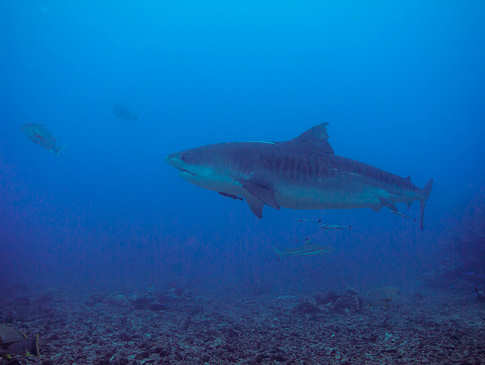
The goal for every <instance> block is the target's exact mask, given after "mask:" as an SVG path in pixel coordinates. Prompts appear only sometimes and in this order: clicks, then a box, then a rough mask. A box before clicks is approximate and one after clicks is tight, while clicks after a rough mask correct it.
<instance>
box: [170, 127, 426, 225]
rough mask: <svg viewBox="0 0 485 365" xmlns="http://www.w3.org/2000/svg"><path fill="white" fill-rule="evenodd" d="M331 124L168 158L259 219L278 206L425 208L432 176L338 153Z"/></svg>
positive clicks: (191, 179) (184, 174)
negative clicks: (288, 136) (419, 182)
mask: <svg viewBox="0 0 485 365" xmlns="http://www.w3.org/2000/svg"><path fill="white" fill-rule="evenodd" d="M327 124H328V123H322V124H319V125H317V126H315V127H313V128H311V129H309V130H307V131H306V132H304V133H302V134H301V135H299V136H298V137H296V138H294V139H292V140H289V141H283V142H231V143H219V144H212V145H208V146H202V147H198V148H194V149H190V150H186V151H182V152H177V153H174V154H171V155H169V156H168V157H167V161H168V163H169V164H171V165H172V166H174V167H176V168H177V169H178V170H179V171H180V175H181V176H182V177H183V178H184V179H186V180H188V181H189V182H191V183H193V184H195V185H198V186H200V187H202V188H205V189H209V190H214V191H216V192H218V193H220V194H222V195H224V196H227V197H231V198H234V199H244V200H246V202H247V203H248V205H249V207H250V208H251V210H252V212H253V213H254V214H255V215H256V216H257V217H259V218H261V217H262V215H263V206H264V205H268V206H270V207H273V208H275V209H279V208H280V207H284V208H290V209H352V208H372V209H374V210H379V209H380V208H382V207H388V208H390V209H391V210H395V211H396V210H397V208H396V206H395V204H396V203H406V204H408V205H410V204H411V203H412V202H413V201H414V200H418V201H420V203H421V220H420V227H421V229H423V215H424V206H425V204H426V201H427V200H428V197H429V194H430V192H431V188H432V184H433V180H432V179H431V180H429V182H428V183H427V184H426V186H425V187H424V188H422V189H420V188H418V187H417V186H415V185H414V184H413V183H412V182H411V178H410V177H406V178H402V177H400V176H397V175H394V174H392V173H389V172H386V171H384V170H381V169H378V168H376V167H373V166H370V165H367V164H364V163H362V162H358V161H354V160H351V159H349V158H346V157H342V156H337V155H335V154H334V151H333V149H332V147H331V146H330V144H329V143H328V134H327V128H326V127H327Z"/></svg>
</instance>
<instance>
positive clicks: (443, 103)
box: [0, 0, 485, 295]
mask: <svg viewBox="0 0 485 365" xmlns="http://www.w3.org/2000/svg"><path fill="white" fill-rule="evenodd" d="M0 14H1V15H0V19H1V22H0V23H1V24H3V26H2V29H3V31H2V36H1V37H2V44H4V52H2V57H0V65H1V70H2V71H1V72H0V77H1V79H0V81H1V84H0V85H1V88H0V92H1V94H2V101H3V102H2V118H1V122H0V278H1V279H0V280H1V281H2V285H7V286H8V285H12V284H15V283H26V284H27V285H28V286H30V287H38V288H49V287H61V288H76V290H77V291H79V292H86V293H89V292H92V291H95V290H98V289H104V290H110V291H113V292H115V291H126V292H129V291H133V290H144V288H148V287H155V288H164V287H167V286H170V285H176V286H178V287H183V288H188V289H190V290H191V291H192V292H194V293H202V294H214V295H218V294H221V293H224V295H253V294H257V293H270V294H271V295H281V294H288V293H297V294H304V293H310V292H312V291H314V290H320V289H330V288H336V289H345V288H347V287H353V288H356V289H357V290H359V291H363V290H367V289H369V288H373V287H379V286H384V285H393V286H396V287H399V288H401V289H402V290H404V291H412V290H414V289H415V288H417V287H419V286H420V285H421V284H422V279H423V272H425V271H430V270H433V268H436V267H438V266H439V265H440V256H439V254H440V252H442V247H443V245H445V246H446V243H447V242H449V241H450V240H451V239H452V237H456V236H458V237H460V236H463V235H464V234H465V232H467V230H469V229H471V228H470V225H471V224H472V223H473V222H475V223H476V222H479V221H481V218H480V219H479V218H477V214H482V216H481V217H483V206H484V205H483V204H484V201H485V200H484V193H485V190H484V181H485V179H484V177H485V173H484V166H485V147H484V144H483V136H484V134H485V127H484V125H485V124H484V115H485V114H484V107H483V98H484V95H485V88H484V82H483V81H484V76H485V75H484V73H485V68H484V67H483V65H484V61H485V57H484V56H485V54H484V52H485V50H484V44H485V19H484V18H485V16H484V15H485V6H484V5H483V2H481V1H465V2H457V1H440V2H438V1H430V2H423V1H406V2H366V1H365V2H354V1H339V2H321V1H316V2H293V3H289V2H276V1H268V2H263V4H262V2H239V3H234V2H222V1H221V2H214V1H209V2H206V1H204V2H202V1H201V2H191V1H183V2H162V1H155V0H147V1H143V2H135V1H116V2H114V1H113V2H106V1H64V0H63V1H61V0H58V1H57V0H56V1H54V0H53V1H40V0H39V1H23V0H21V1H3V2H1V4H0ZM115 104H121V105H124V106H125V107H126V108H128V109H129V110H130V111H132V112H133V113H136V114H137V115H138V120H136V121H132V120H123V119H119V118H117V117H116V116H115V115H113V112H112V109H113V105H115ZM321 122H329V127H328V133H329V136H330V139H329V142H330V143H331V145H332V146H333V148H334V150H335V152H336V153H337V154H338V155H342V156H346V157H350V158H352V159H356V160H359V161H362V162H366V163H369V164H371V165H373V166H376V167H379V168H382V169H384V170H387V171H390V172H393V173H396V174H398V175H400V176H404V177H405V176H408V175H409V176H411V178H412V181H413V182H414V183H415V184H416V185H417V186H420V187H422V186H424V184H425V183H426V182H427V181H428V179H430V178H434V181H435V184H434V187H433V191H432V193H431V197H430V199H429V202H428V204H427V207H426V213H425V230H424V231H423V232H421V231H420V230H419V225H418V224H417V223H415V222H412V221H411V220H405V219H402V218H401V217H398V216H395V215H393V214H391V213H390V212H389V211H387V210H385V209H383V210H381V211H380V212H373V211H371V210H368V209H364V210H342V211H333V210H329V211H313V212H312V211H292V210H287V209H282V210H280V211H276V210H273V209H271V208H268V207H266V208H265V211H264V218H263V219H261V220H258V219H256V218H255V217H254V216H253V215H252V213H251V212H250V210H249V209H248V207H247V205H246V204H245V203H244V202H240V201H236V200H232V199H226V198H224V197H221V196H219V195H217V194H216V193H214V192H210V191H207V190H203V189H200V188H198V187H196V186H194V185H191V184H189V183H187V182H185V181H183V180H182V179H181V178H180V177H179V176H178V173H177V171H176V170H175V169H173V168H172V167H170V166H169V165H168V164H166V162H165V156H166V155H167V154H169V153H172V152H176V151H179V150H183V149H186V148H191V147H196V146H200V145H204V144H210V143H217V142H224V141H228V142H229V141H245V140H287V139H290V138H293V137H295V136H297V135H298V134H300V133H302V132H303V131H304V130H306V129H308V128H310V127H312V126H313V125H316V124H318V123H321ZM24 123H43V124H45V125H46V126H48V128H49V129H50V130H51V131H52V133H53V134H54V135H55V136H56V138H57V139H58V140H59V142H60V143H61V144H63V145H65V149H64V151H63V154H62V155H61V156H56V155H55V154H54V153H51V152H49V151H47V150H45V149H43V148H42V147H40V146H39V145H36V144H34V143H31V141H29V140H28V138H27V137H26V136H25V135H24V134H22V132H21V130H20V127H21V125H22V124H24ZM477 211H478V212H479V213H476V212H477ZM480 212H482V213H480ZM410 214H411V215H412V216H413V217H418V216H419V209H418V207H417V204H415V205H414V206H413V207H412V208H411V210H410ZM301 217H307V218H309V217H322V218H323V219H325V220H326V221H328V222H329V223H335V224H351V225H352V227H353V229H352V231H350V232H348V231H344V232H336V233H335V232H330V233H328V232H322V231H319V230H318V229H317V228H316V227H315V226H312V225H311V224H302V223H298V222H297V219H298V218H301ZM307 236H310V237H312V239H314V241H315V242H318V243H320V244H330V245H332V246H334V247H335V251H334V252H333V253H332V254H329V255H324V256H314V257H289V258H285V259H283V260H278V258H277V257H276V256H275V255H274V253H273V249H272V247H273V246H277V247H282V248H291V247H298V246H301V245H302V244H303V240H304V238H305V237H307ZM468 271H473V270H471V269H467V272H468Z"/></svg>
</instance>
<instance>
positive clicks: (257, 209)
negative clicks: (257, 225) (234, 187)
mask: <svg viewBox="0 0 485 365" xmlns="http://www.w3.org/2000/svg"><path fill="white" fill-rule="evenodd" d="M245 199H246V202H247V203H248V205H249V208H250V209H251V211H252V212H253V213H254V215H255V216H256V217H258V218H262V217H263V206H264V204H263V202H262V201H261V200H259V199H258V198H256V197H255V196H254V195H252V194H250V193H248V194H246V196H245Z"/></svg>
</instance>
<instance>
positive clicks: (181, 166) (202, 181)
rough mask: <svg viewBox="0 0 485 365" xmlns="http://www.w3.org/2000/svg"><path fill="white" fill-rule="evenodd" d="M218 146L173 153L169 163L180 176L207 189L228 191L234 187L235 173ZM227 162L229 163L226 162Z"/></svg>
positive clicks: (169, 157) (168, 158) (168, 160)
mask: <svg viewBox="0 0 485 365" xmlns="http://www.w3.org/2000/svg"><path fill="white" fill-rule="evenodd" d="M217 147H218V146H217V145H210V146H204V147H198V148H194V149H190V150H185V151H181V152H176V153H172V154H170V155H168V156H167V162H168V163H169V164H170V165H172V166H173V167H175V168H176V169H178V170H179V172H180V176H181V177H182V178H184V179H185V180H187V181H189V182H191V183H192V184H195V185H198V186H200V187H203V188H205V189H210V190H216V191H227V189H230V188H229V187H228V185H231V186H232V185H234V179H233V171H231V168H230V166H231V163H230V161H229V160H228V158H227V156H226V155H224V154H221V153H220V151H219V148H217ZM226 160H227V161H226Z"/></svg>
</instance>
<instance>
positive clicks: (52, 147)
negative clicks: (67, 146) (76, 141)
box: [21, 123, 64, 155]
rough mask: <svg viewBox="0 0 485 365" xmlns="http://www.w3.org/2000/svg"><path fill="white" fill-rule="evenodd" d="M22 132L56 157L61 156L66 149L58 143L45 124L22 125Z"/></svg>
mask: <svg viewBox="0 0 485 365" xmlns="http://www.w3.org/2000/svg"><path fill="white" fill-rule="evenodd" d="M21 130H22V132H23V133H24V134H25V135H26V136H27V137H28V138H29V139H30V140H31V141H32V142H34V143H36V144H38V145H40V146H42V147H44V148H45V149H47V150H49V151H52V152H54V153H55V154H56V155H60V154H61V152H62V150H63V149H64V146H60V145H59V144H58V143H57V141H56V139H55V137H54V136H53V135H52V133H51V132H50V131H49V130H48V129H47V128H46V127H45V126H44V125H43V124H36V123H27V124H24V125H22V127H21Z"/></svg>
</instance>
